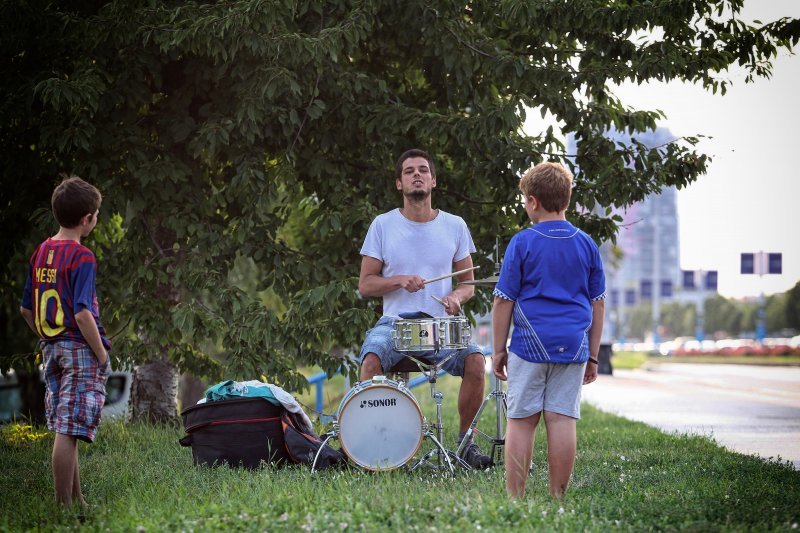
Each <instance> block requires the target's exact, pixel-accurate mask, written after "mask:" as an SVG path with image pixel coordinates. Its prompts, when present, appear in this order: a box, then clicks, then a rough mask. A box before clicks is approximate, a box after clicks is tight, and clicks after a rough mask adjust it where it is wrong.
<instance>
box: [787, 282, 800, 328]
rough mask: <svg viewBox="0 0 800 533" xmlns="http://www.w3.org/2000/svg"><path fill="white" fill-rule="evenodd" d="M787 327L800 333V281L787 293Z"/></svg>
mask: <svg viewBox="0 0 800 533" xmlns="http://www.w3.org/2000/svg"><path fill="white" fill-rule="evenodd" d="M785 312H786V315H785V316H786V327H789V328H792V329H794V330H795V331H798V332H800V281H798V282H797V283H795V284H794V287H792V288H791V289H789V290H788V291H787V292H786V311H785Z"/></svg>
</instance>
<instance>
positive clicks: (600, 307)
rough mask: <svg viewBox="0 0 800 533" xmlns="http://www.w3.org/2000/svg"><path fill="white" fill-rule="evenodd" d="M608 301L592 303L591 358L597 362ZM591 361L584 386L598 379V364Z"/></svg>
mask: <svg viewBox="0 0 800 533" xmlns="http://www.w3.org/2000/svg"><path fill="white" fill-rule="evenodd" d="M605 311H606V301H605V300H594V301H593V302H592V326H591V327H590V328H589V357H590V358H591V359H594V360H595V361H597V355H598V354H599V353H600V339H601V337H602V335H603V318H604V317H605ZM591 359H590V360H589V362H588V363H586V371H585V372H584V373H583V384H584V385H585V384H587V383H591V382H592V381H594V380H595V379H597V363H594V362H592V361H591Z"/></svg>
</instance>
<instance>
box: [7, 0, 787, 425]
mask: <svg viewBox="0 0 800 533" xmlns="http://www.w3.org/2000/svg"><path fill="white" fill-rule="evenodd" d="M20 4H21V3H20V2H18V1H17V2H6V3H4V4H3V5H4V8H5V10H10V8H8V6H13V7H15V8H16V7H19V5H20ZM32 4H34V7H31V8H30V9H27V10H21V11H20V13H19V14H17V13H16V12H15V17H17V19H16V20H15V22H14V24H16V25H17V26H18V27H19V28H22V29H21V30H20V31H19V32H18V34H19V38H18V39H17V40H14V41H13V42H10V43H6V46H8V47H9V48H8V49H7V50H6V49H4V56H5V57H6V58H8V57H12V58H15V57H19V56H20V54H22V55H23V56H24V54H25V53H26V52H27V50H29V49H30V47H31V46H32V42H35V41H37V40H38V39H50V40H52V41H53V43H54V46H53V49H52V50H50V51H49V55H47V57H45V58H43V59H42V60H41V61H39V62H38V63H37V64H38V65H39V66H40V68H39V69H38V70H36V71H35V72H33V73H31V75H29V79H31V80H34V81H33V83H32V84H28V85H21V86H17V85H15V86H13V87H12V86H9V85H8V84H7V83H5V82H3V86H4V91H5V92H11V93H13V94H14V95H17V94H18V93H20V92H21V94H23V95H25V96H26V98H27V99H23V100H24V101H25V102H26V104H25V106H24V109H25V113H20V116H21V118H20V119H19V120H20V121H21V123H20V124H19V125H18V126H15V127H12V128H10V132H11V133H10V135H12V136H13V135H17V134H20V135H21V132H24V131H31V132H33V134H35V137H36V138H37V139H38V145H37V146H40V147H41V148H40V150H42V151H43V152H46V153H47V154H48V158H49V159H48V160H52V161H53V163H52V164H53V166H55V167H58V168H62V167H63V168H68V169H70V170H74V171H76V172H77V173H79V174H81V175H83V176H84V177H86V178H88V179H90V180H92V181H94V182H95V183H97V184H98V186H99V187H100V188H101V190H102V191H103V192H104V195H105V202H104V207H103V212H106V213H119V214H120V215H121V216H122V227H123V228H124V236H122V237H121V238H120V240H119V241H117V242H115V243H113V246H111V245H109V246H103V245H102V244H101V248H102V252H103V254H104V261H103V264H102V265H101V273H100V278H99V286H100V292H101V293H102V294H105V295H106V296H105V298H106V301H105V302H103V303H104V305H105V309H106V314H107V315H110V317H111V319H113V320H115V321H117V322H118V323H119V324H120V327H121V325H122V324H128V326H127V327H126V328H124V329H122V331H123V333H121V334H120V336H119V337H118V338H117V339H116V340H115V352H114V354H115V357H116V358H120V357H121V358H123V359H124V360H125V361H127V362H129V363H130V364H137V367H136V368H137V370H136V385H135V387H134V389H135V390H134V394H135V397H134V402H133V403H134V415H135V416H136V417H142V418H144V417H147V418H152V419H163V418H170V417H172V416H174V402H173V401H172V399H171V396H172V392H171V388H172V384H173V383H174V378H173V377H172V376H173V375H174V369H175V367H176V365H177V366H178V367H180V368H188V369H193V370H194V371H195V372H197V373H202V374H207V375H209V376H221V375H223V372H224V375H225V376H227V377H243V376H253V374H254V373H256V372H259V373H260V372H263V373H265V374H266V376H267V377H269V378H270V379H272V380H274V381H275V382H277V383H279V384H281V385H284V386H287V387H290V388H293V387H299V386H302V385H303V384H304V381H303V379H302V376H300V375H299V373H298V372H297V366H298V364H299V363H298V362H302V363H309V364H310V363H314V364H320V365H322V366H323V368H325V369H326V370H329V371H333V370H334V369H335V368H337V367H338V366H339V365H340V364H342V361H341V360H338V359H336V358H333V357H330V356H329V354H330V352H331V350H332V348H333V347H341V348H345V349H350V348H352V347H355V346H357V345H358V344H359V343H360V340H361V337H362V335H363V331H364V330H365V329H366V328H367V327H368V326H369V325H370V324H371V323H372V322H373V320H374V318H375V313H376V307H377V304H378V302H376V301H364V300H361V299H360V298H359V297H358V295H357V292H356V282H355V279H356V277H357V274H358V266H357V264H358V261H359V255H358V250H359V247H360V244H361V239H362V238H363V235H364V234H365V232H366V229H367V226H368V224H369V221H370V220H371V218H372V217H373V216H374V215H375V214H376V213H378V212H380V211H383V210H386V209H388V208H390V207H393V206H395V205H397V203H398V198H397V197H396V194H397V193H396V191H395V190H394V189H393V186H392V185H393V183H392V181H393V180H392V178H391V166H392V164H393V161H394V158H395V157H396V156H397V155H398V154H399V153H400V152H401V151H402V150H404V149H406V148H409V147H413V146H420V147H424V148H426V149H428V150H429V151H430V152H431V153H433V154H434V155H435V156H436V158H437V160H438V162H439V168H438V177H439V179H438V181H439V187H438V192H437V199H436V204H437V205H436V207H439V208H442V209H445V210H448V211H451V212H454V213H456V214H459V215H461V216H463V217H464V218H465V219H466V220H467V221H468V223H469V225H470V227H471V228H472V231H473V236H474V237H475V240H476V244H477V246H478V249H479V253H478V254H477V256H476V262H477V264H478V265H479V266H481V267H482V270H480V271H479V272H480V273H481V274H485V275H489V273H490V272H491V269H492V266H491V255H492V251H493V247H494V243H495V238H496V237H497V236H500V237H501V238H502V239H503V240H507V239H508V238H509V237H510V235H511V234H512V233H513V232H514V231H515V230H516V229H517V228H519V227H521V226H522V225H524V224H526V223H527V222H526V217H525V213H524V210H523V209H522V208H521V206H520V205H519V202H518V201H517V190H516V184H517V179H518V175H519V174H520V173H521V172H522V171H524V170H525V169H527V168H528V167H529V166H530V165H531V164H532V163H534V162H537V161H541V160H543V159H553V160H564V161H566V162H567V163H568V164H570V165H573V166H574V168H576V176H575V187H574V192H573V204H574V205H573V207H579V209H577V210H572V211H571V212H572V213H574V214H573V215H572V219H573V221H574V222H575V223H577V224H578V225H579V226H581V227H582V228H584V229H585V230H587V231H588V232H590V234H592V235H593V236H594V237H595V238H596V239H598V240H605V239H608V238H612V237H613V235H614V231H615V220H614V219H613V218H612V217H611V216H610V208H611V207H612V206H626V205H629V204H631V203H632V202H635V201H639V200H642V199H643V198H644V197H645V196H646V195H647V194H649V193H651V192H654V191H657V190H660V189H661V187H663V186H666V185H676V186H678V187H683V186H685V185H687V184H689V183H691V182H693V181H695V180H696V179H697V178H698V176H700V175H701V174H703V173H704V172H705V170H706V165H707V164H708V158H707V157H706V156H705V155H703V154H700V153H697V152H696V151H695V150H694V148H693V145H694V144H695V143H696V139H695V138H692V137H688V138H684V139H679V140H676V141H675V142H673V143H670V144H668V145H666V146H662V147H658V148H655V149H652V150H649V149H647V148H646V147H645V146H644V145H643V144H642V143H639V142H637V141H636V140H635V137H634V139H633V140H632V141H631V142H630V143H628V144H623V143H615V142H612V141H610V140H608V139H607V138H606V137H604V135H603V134H604V132H605V131H607V130H608V129H609V128H611V127H612V126H613V127H615V128H616V129H617V130H620V131H622V130H627V131H630V132H634V131H644V130H647V129H653V128H655V127H656V125H657V121H658V120H659V119H660V118H662V114H661V113H660V112H658V111H655V110H646V111H638V110H633V109H630V108H628V107H626V106H625V105H624V104H623V103H622V102H620V101H619V100H618V99H617V98H616V97H615V96H614V94H613V92H612V91H611V90H610V88H609V84H610V83H611V82H622V81H624V80H633V81H636V82H643V81H646V80H651V79H658V80H672V79H681V80H686V81H691V82H696V83H699V84H702V85H703V86H704V87H706V88H708V89H709V90H713V91H718V90H719V91H722V92H724V90H725V87H726V84H727V82H726V81H725V79H724V74H723V72H724V70H725V69H726V68H728V67H729V66H730V65H733V64H739V65H741V66H742V67H744V68H745V69H746V70H747V71H748V72H749V73H750V75H751V76H768V75H769V73H770V62H769V61H770V59H771V58H772V57H773V56H774V54H775V52H776V50H777V49H778V48H787V49H789V48H791V46H792V45H793V44H796V42H797V39H798V35H800V28H798V24H797V21H793V20H788V19H781V20H779V21H776V22H773V23H768V24H760V25H758V26H749V25H747V24H744V23H743V22H742V21H740V20H739V19H738V18H737V17H736V13H737V12H738V11H739V9H740V8H741V5H742V2H741V0H728V1H719V2H699V1H688V0H685V1H680V2H670V3H658V2H656V3H649V4H643V3H640V2H613V3H612V2H607V1H599V0H581V1H573V2H528V1H503V2H497V1H494V2H492V1H487V2H466V3H465V2H452V3H436V4H431V3H429V2H422V1H413V0H412V1H410V2H392V1H389V2H386V1H377V0H364V1H358V0H335V1H332V2H327V3H325V4H322V5H321V4H319V3H316V2H308V1H280V0H272V1H269V0H237V1H234V0H230V1H223V2H216V3H198V2H163V1H158V0H156V1H151V2H127V1H125V2H123V1H111V2H99V1H98V2H94V3H87V4H86V5H83V7H82V8H81V9H80V10H79V9H76V8H73V7H70V6H71V4H68V5H66V6H62V5H60V4H52V3H44V2H33V3H32ZM20 18H21V19H22V20H19V19H20ZM42 20H46V21H48V23H49V24H45V25H41V24H40V22H41V21H42ZM41 28H44V31H46V32H47V33H46V35H43V34H42V31H43V30H42V29H41ZM653 29H659V30H662V31H660V32H656V33H652V34H650V33H648V31H649V30H653ZM65 49H66V50H69V53H65V52H64V50H65ZM31 85H32V86H31ZM531 112H533V113H542V114H543V115H544V114H546V113H550V114H552V116H553V117H555V119H556V120H557V121H558V124H560V125H561V130H562V131H561V132H558V131H554V130H553V129H552V128H550V129H548V130H547V131H542V132H537V133H534V134H532V135H529V134H526V133H524V132H523V131H522V125H523V123H524V121H525V117H526V114H527V113H531ZM3 118H5V117H3ZM559 133H571V134H573V135H574V137H575V139H576V146H577V148H576V153H575V154H565V153H564V148H563V145H562V143H561V142H560V141H559V139H560V138H561V135H559ZM2 149H3V150H9V148H8V147H5V146H4V147H3V148H2ZM568 155H569V156H574V157H567V156H568ZM4 172H5V171H4ZM42 172H44V170H42ZM39 176H41V174H40V175H39ZM7 177H8V176H7V175H5V174H4V180H5V179H7ZM38 194H41V193H40V192H39V193H38ZM42 204H44V202H43V199H42ZM598 206H599V207H601V209H600V214H597V209H595V208H596V207H598ZM603 209H607V210H605V211H604V210H603ZM602 213H605V215H603V214H602ZM109 243H111V241H109ZM242 258H244V259H247V260H252V261H253V262H254V263H255V264H256V265H257V266H258V268H259V272H260V276H261V279H260V283H259V285H258V286H257V287H256V288H255V290H254V291H248V292H245V291H243V290H241V289H240V288H239V287H238V286H237V285H236V283H234V282H233V281H232V279H231V272H232V270H233V269H234V266H235V265H236V262H237V260H241V259H242ZM104 290H107V291H109V292H103V291H104ZM267 294H268V295H269V298H267V300H271V301H273V302H274V303H273V304H272V305H267V304H265V303H264V295H267ZM487 304H488V296H487V295H483V294H481V295H480V299H479V301H478V304H477V306H476V307H474V309H476V310H479V309H486V305H487ZM207 346H212V347H214V349H208V348H206V347H207ZM216 352H219V353H216ZM154 370H155V372H154ZM148 385H152V387H151V388H150V387H148ZM159 399H161V400H162V401H157V400H159Z"/></svg>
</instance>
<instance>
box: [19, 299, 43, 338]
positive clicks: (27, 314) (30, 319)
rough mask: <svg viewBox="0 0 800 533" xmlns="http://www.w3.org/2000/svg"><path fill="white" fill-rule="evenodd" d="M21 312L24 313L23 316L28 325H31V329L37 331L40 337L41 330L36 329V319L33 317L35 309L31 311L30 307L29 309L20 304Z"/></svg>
mask: <svg viewBox="0 0 800 533" xmlns="http://www.w3.org/2000/svg"><path fill="white" fill-rule="evenodd" d="M19 312H20V314H22V318H24V319H25V322H27V323H28V327H30V328H31V330H33V332H34V333H36V336H37V337H38V336H39V332H38V331H37V330H36V321H35V319H34V318H33V311H31V310H30V309H27V308H25V307H22V306H20V308H19Z"/></svg>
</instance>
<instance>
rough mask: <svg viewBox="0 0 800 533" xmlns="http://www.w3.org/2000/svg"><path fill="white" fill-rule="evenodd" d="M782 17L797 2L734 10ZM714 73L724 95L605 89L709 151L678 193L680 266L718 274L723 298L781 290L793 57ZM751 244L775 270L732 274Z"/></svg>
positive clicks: (792, 236)
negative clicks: (773, 260)
mask: <svg viewBox="0 0 800 533" xmlns="http://www.w3.org/2000/svg"><path fill="white" fill-rule="evenodd" d="M783 16H788V17H793V18H800V1H798V0H746V2H745V5H744V9H743V10H742V11H741V13H740V18H741V19H743V20H745V21H747V22H752V21H753V20H760V21H761V22H763V23H766V22H772V21H774V20H776V19H778V18H780V17H783ZM795 53H799V54H800V45H798V47H797V49H796V51H795ZM723 75H724V76H725V77H726V78H727V79H728V80H729V81H730V82H731V83H730V85H729V86H728V90H727V92H726V94H725V95H724V96H723V95H720V93H719V92H718V93H717V94H713V93H711V92H710V91H706V90H704V89H703V88H702V87H700V86H695V85H691V84H687V83H679V82H673V83H669V84H665V83H650V84H643V85H636V84H626V85H622V86H619V87H616V88H615V89H614V92H615V93H616V94H617V96H618V97H619V98H620V100H621V101H622V102H623V103H624V104H626V105H628V106H632V107H634V108H637V109H650V110H653V109H660V110H661V111H663V112H664V113H665V114H666V116H667V118H666V119H664V120H662V121H660V123H659V125H660V126H661V127H664V128H667V129H669V130H670V132H671V133H672V134H673V135H675V136H676V137H680V136H695V135H705V136H708V137H710V138H709V139H703V140H701V142H700V144H698V146H697V149H698V151H699V152H701V153H705V154H707V155H708V156H710V157H711V158H712V161H711V163H710V165H708V172H707V173H706V174H705V175H703V176H701V177H700V178H699V179H698V180H697V181H696V182H695V183H693V184H691V185H690V186H688V187H686V188H684V189H682V190H680V191H678V218H679V222H678V224H679V238H680V256H681V259H680V262H681V268H682V269H683V270H701V269H702V270H716V271H718V273H719V279H718V290H719V293H720V294H722V295H723V296H725V297H728V298H742V297H755V296H758V295H759V294H761V293H763V294H765V295H769V294H774V293H778V292H784V291H786V290H788V289H790V288H792V287H793V286H794V285H795V283H797V282H798V281H800V236H798V233H800V170H799V169H798V163H800V132H799V131H798V129H799V128H800V56H798V55H795V56H792V55H789V54H788V53H786V52H782V53H781V54H779V56H778V57H777V58H775V59H774V60H773V72H772V78H770V79H763V78H759V79H757V80H756V81H755V82H753V83H745V81H744V78H745V75H744V72H743V71H738V70H731V71H729V72H728V73H726V74H723ZM528 116H529V117H530V116H538V113H529V114H528ZM531 122H533V121H531ZM529 127H530V128H536V129H539V128H540V127H541V123H540V124H531V123H529V124H526V129H528V128H529ZM760 251H763V252H772V253H781V254H782V256H783V274H780V275H776V274H770V275H764V276H758V275H753V274H750V275H742V274H740V273H739V267H740V254H741V253H747V252H752V253H757V252H760Z"/></svg>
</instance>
